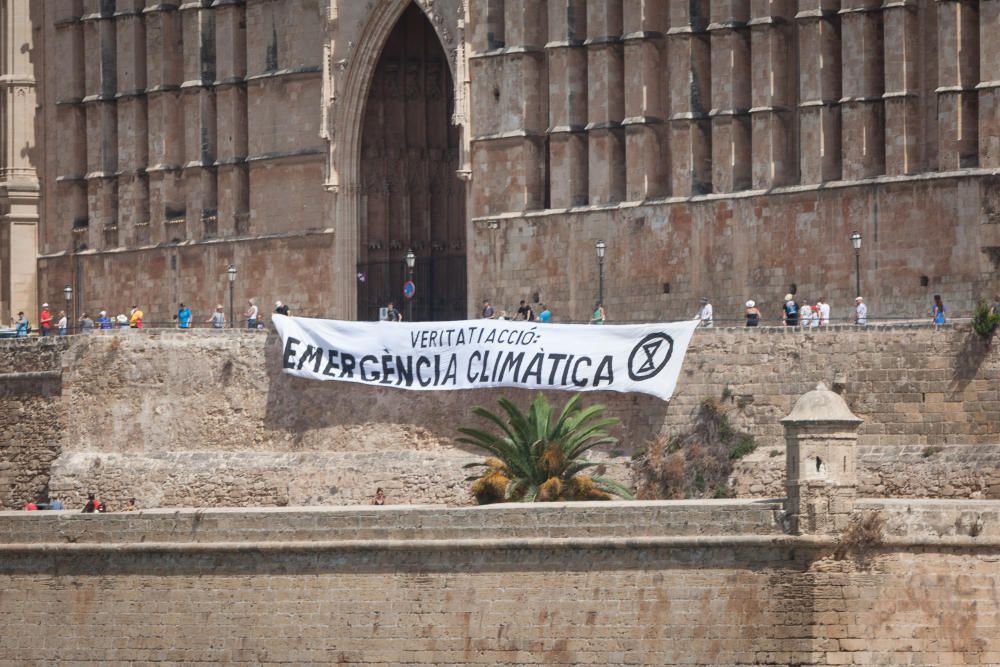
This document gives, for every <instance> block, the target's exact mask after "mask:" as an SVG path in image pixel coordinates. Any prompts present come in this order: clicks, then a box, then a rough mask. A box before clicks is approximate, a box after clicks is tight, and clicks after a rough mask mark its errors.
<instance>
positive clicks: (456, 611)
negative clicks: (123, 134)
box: [0, 502, 1000, 667]
mask: <svg viewBox="0 0 1000 667" xmlns="http://www.w3.org/2000/svg"><path fill="white" fill-rule="evenodd" d="M996 505H997V504H996V503H941V504H939V505H938V506H931V507H926V506H922V505H921V504H919V503H917V504H913V503H909V504H906V505H901V506H898V507H895V506H892V505H891V504H877V503H875V504H873V505H871V507H868V508H867V509H869V510H875V511H880V512H883V513H884V514H885V515H886V516H887V517H888V520H889V526H890V529H889V533H890V535H889V537H888V538H887V540H886V541H885V542H884V543H883V544H882V545H880V546H877V547H875V548H874V549H872V550H870V551H869V552H868V553H866V554H864V556H863V557H862V556H860V555H849V556H847V557H845V558H842V559H838V558H837V557H835V556H834V555H833V552H834V550H835V546H836V544H835V542H834V541H832V540H823V539H815V538H805V537H793V536H783V535H781V534H780V530H778V529H777V528H776V526H775V524H774V521H773V519H772V515H771V514H770V510H771V509H772V507H771V506H770V504H768V503H746V502H737V503H733V502H701V503H662V502H661V503H628V504H624V503H623V504H618V503H606V504H597V505H596V506H595V504H589V503H586V504H576V505H574V506H572V507H569V506H565V505H552V506H548V507H527V508H525V507H518V508H499V507H495V508H465V509H452V510H442V509H440V508H438V509H432V508H395V507H383V508H370V509H364V510H355V509H347V508H341V509H318V508H317V509H313V510H305V511H303V510H295V511H288V510H275V509H272V510H256V511H234V510H223V511H212V510H209V511H190V510H182V511H159V512H142V513H139V514H133V515H123V514H119V515H80V514H77V513H71V512H40V513H35V514H33V515H28V514H25V513H9V512H5V513H0V554H2V556H3V557H2V558H0V585H2V586H3V591H4V593H3V595H2V596H0V623H2V624H3V627H4V628H5V631H4V632H3V633H2V634H0V665H4V666H6V665H12V666H13V665H21V664H33V663H46V664H79V663H87V662H100V663H102V664H125V663H128V662H147V663H154V662H155V663H162V664H166V665H170V664H181V663H185V664H190V663H197V662H212V663H224V662H225V663H234V664H262V665H271V664H279V663H296V664H320V663H322V664H330V663H340V664H373V665H388V664H409V665H458V664H463V665H466V664H510V665H521V664H546V665H571V664H572V665H581V664H582V665H623V664H648V665H681V664H684V665H727V666H743V665H782V666H787V665H799V666H800V667H805V666H819V665H837V664H847V665H850V664H853V665H876V664H883V665H901V664H933V665H938V666H946V665H947V666H950V665H965V664H997V663H1000V639H998V637H1000V632H998V630H1000V628H998V618H1000V596H998V594H997V569H996V562H995V561H996V558H997V553H998V549H1000V543H998V541H997V537H998V531H997V525H998V524H997V522H996V517H997V511H998V508H997V506H996ZM973 511H974V512H978V513H979V515H980V516H981V517H983V521H984V527H983V530H982V531H981V532H980V533H979V534H978V535H977V536H976V537H972V536H970V535H969V534H968V533H967V532H966V533H964V534H957V533H955V531H951V532H948V531H944V532H941V533H940V534H935V531H936V530H937V529H938V528H940V527H942V526H944V525H946V524H947V523H948V522H951V521H952V520H953V519H954V517H956V516H961V515H963V513H967V512H973ZM914 517H916V518H914ZM54 617H55V618H58V622H53V618H54Z"/></svg>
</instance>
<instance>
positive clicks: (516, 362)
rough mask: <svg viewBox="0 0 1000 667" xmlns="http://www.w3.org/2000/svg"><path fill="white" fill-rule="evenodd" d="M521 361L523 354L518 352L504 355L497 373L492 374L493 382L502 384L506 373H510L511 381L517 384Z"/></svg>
mask: <svg viewBox="0 0 1000 667" xmlns="http://www.w3.org/2000/svg"><path fill="white" fill-rule="evenodd" d="M522 361H524V352H518V353H517V354H512V353H508V354H506V355H504V359H503V363H502V364H500V370H499V372H497V373H494V374H493V381H494V382H503V381H504V378H505V377H506V376H507V372H508V371H510V372H511V374H512V375H513V378H512V379H511V381H512V382H517V378H518V376H519V375H520V374H521V362H522Z"/></svg>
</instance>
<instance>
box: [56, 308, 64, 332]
mask: <svg viewBox="0 0 1000 667" xmlns="http://www.w3.org/2000/svg"><path fill="white" fill-rule="evenodd" d="M56 331H58V332H59V335H60V336H65V335H66V311H65V310H60V311H59V321H58V322H56Z"/></svg>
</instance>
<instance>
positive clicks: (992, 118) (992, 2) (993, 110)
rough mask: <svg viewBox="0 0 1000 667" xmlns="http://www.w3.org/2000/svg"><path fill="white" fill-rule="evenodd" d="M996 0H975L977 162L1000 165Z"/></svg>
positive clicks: (999, 7) (999, 6)
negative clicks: (977, 99)
mask: <svg viewBox="0 0 1000 667" xmlns="http://www.w3.org/2000/svg"><path fill="white" fill-rule="evenodd" d="M997 26H1000V0H983V1H982V2H980V3H979V84H978V85H977V86H976V89H977V90H978V91H979V109H978V111H979V166H980V167H987V168H991V169H995V168H997V167H1000V39H997V34H996V32H997V30H996V28H997Z"/></svg>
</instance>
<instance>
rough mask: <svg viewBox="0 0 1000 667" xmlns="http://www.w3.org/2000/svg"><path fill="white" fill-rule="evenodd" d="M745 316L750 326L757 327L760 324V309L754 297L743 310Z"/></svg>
mask: <svg viewBox="0 0 1000 667" xmlns="http://www.w3.org/2000/svg"><path fill="white" fill-rule="evenodd" d="M743 316H744V317H746V318H747V326H748V327H755V326H758V325H759V324H760V309H759V308H757V304H756V303H754V300H753V299H750V300H749V301H747V307H746V310H744V311H743Z"/></svg>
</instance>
